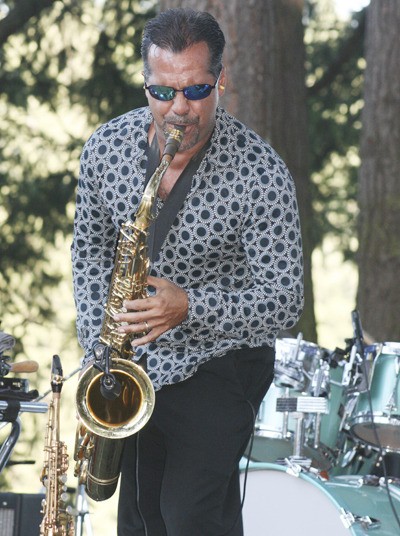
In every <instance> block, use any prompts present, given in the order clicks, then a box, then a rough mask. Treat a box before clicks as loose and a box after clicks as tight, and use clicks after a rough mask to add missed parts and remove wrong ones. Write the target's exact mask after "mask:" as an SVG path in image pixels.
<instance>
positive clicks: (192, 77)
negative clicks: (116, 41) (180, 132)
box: [146, 42, 225, 152]
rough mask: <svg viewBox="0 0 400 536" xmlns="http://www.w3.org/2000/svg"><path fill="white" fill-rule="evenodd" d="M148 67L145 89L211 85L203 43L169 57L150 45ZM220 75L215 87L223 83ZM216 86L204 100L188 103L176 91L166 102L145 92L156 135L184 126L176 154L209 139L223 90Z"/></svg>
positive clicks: (207, 59) (201, 144)
mask: <svg viewBox="0 0 400 536" xmlns="http://www.w3.org/2000/svg"><path fill="white" fill-rule="evenodd" d="M148 64H149V67H150V75H149V77H148V79H147V80H146V83H147V85H148V86H150V85H163V86H170V87H173V88H175V89H183V88H185V87H187V86H192V85H195V84H211V85H214V84H215V82H216V80H215V77H214V76H213V75H212V74H211V73H210V72H209V50H208V47H207V45H206V43H203V42H202V43H197V44H195V45H193V46H192V47H190V48H188V49H187V50H184V51H183V52H181V53H179V54H173V53H172V52H170V51H169V50H164V49H161V48H158V47H157V46H155V45H152V46H151V47H150V50H149V56H148ZM224 76H225V75H224V72H222V73H221V76H220V78H219V84H221V85H223V84H224ZM219 84H218V85H217V86H216V87H215V89H213V90H212V91H211V93H210V95H209V96H208V97H206V98H205V99H202V100H188V99H186V98H185V96H184V95H183V93H182V92H177V93H176V94H175V97H174V98H173V99H172V100H170V101H166V102H163V101H159V100H157V99H155V98H154V97H152V96H151V95H150V93H149V91H148V90H146V96H147V100H148V102H149V106H150V109H151V112H152V114H153V117H154V121H155V126H156V130H157V135H158V136H159V137H160V136H163V135H164V136H165V133H166V132H168V131H170V130H171V128H173V127H174V125H185V126H186V128H185V135H184V138H183V141H182V144H181V146H180V149H179V151H180V152H183V151H187V150H191V149H193V148H194V149H195V150H197V149H200V148H201V147H202V146H203V145H204V143H205V142H206V141H207V139H208V138H209V136H210V134H211V132H212V130H213V128H214V124H215V111H216V108H217V105H218V102H219V97H220V95H222V93H223V88H220V87H219Z"/></svg>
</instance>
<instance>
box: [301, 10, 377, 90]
mask: <svg viewBox="0 0 400 536" xmlns="http://www.w3.org/2000/svg"><path fill="white" fill-rule="evenodd" d="M365 12H366V8H364V9H363V10H362V12H361V16H360V19H359V21H358V26H357V28H356V29H355V30H354V32H352V33H351V35H350V36H349V38H348V39H347V40H346V41H345V42H344V43H343V45H342V46H341V48H340V49H339V51H338V54H337V56H336V58H335V59H334V60H333V61H332V63H331V64H330V65H329V66H328V68H327V70H326V71H325V73H324V74H323V75H322V77H321V78H320V79H319V80H318V81H317V82H315V84H313V85H312V86H310V87H309V88H308V89H307V94H308V96H309V97H313V96H315V95H317V94H318V93H319V92H320V91H321V89H324V88H325V87H327V86H329V85H330V84H331V83H332V82H333V80H334V79H335V78H336V76H337V75H338V74H339V73H340V71H341V68H342V66H343V65H344V64H345V63H346V62H347V60H348V59H349V58H350V57H351V56H352V54H353V53H354V50H355V49H356V47H357V45H358V44H359V43H360V42H361V40H362V39H363V37H364V31H365V18H366V17H365Z"/></svg>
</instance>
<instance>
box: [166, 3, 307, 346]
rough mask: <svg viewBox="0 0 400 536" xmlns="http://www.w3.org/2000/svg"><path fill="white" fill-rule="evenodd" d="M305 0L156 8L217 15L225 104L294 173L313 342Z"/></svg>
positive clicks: (302, 323)
mask: <svg viewBox="0 0 400 536" xmlns="http://www.w3.org/2000/svg"><path fill="white" fill-rule="evenodd" d="M303 4H304V1H303V0H246V1H245V2H244V1H243V0H225V1H221V0H161V1H160V8H161V10H164V9H167V8H171V7H192V8H194V9H199V10H204V11H208V12H209V13H212V14H213V15H214V16H215V17H216V19H217V20H218V22H219V23H220V25H221V27H222V29H223V31H224V33H225V37H226V40H227V47H226V52H225V58H224V64H225V66H226V68H227V91H226V94H225V96H224V98H223V101H222V104H223V106H224V107H225V108H226V109H227V110H228V111H229V112H230V113H231V114H232V115H234V116H236V117H237V118H238V119H240V120H241V121H243V122H244V123H245V124H247V125H248V126H249V127H251V128H252V129H254V130H255V131H256V132H257V133H258V134H260V135H261V136H262V137H263V138H264V139H266V140H268V141H269V142H270V143H271V145H272V146H273V147H274V149H276V150H277V152H278V153H279V154H280V155H281V156H282V158H283V159H284V161H285V162H286V164H287V165H288V167H289V169H290V171H291V173H292V175H293V177H294V180H295V182H296V186H297V196H298V202H299V207H300V218H301V224H302V235H303V248H304V268H305V278H304V279H305V281H304V283H305V311H304V313H303V316H302V318H301V319H300V322H299V323H298V325H297V326H296V331H295V332H298V331H301V332H302V333H303V336H304V338H305V339H307V340H309V341H315V342H316V339H317V334H316V322H315V315H314V297H313V286H312V275H311V254H312V251H313V249H314V244H313V242H312V236H313V232H312V228H313V217H312V213H313V212H312V204H311V193H310V179H309V174H308V137H307V114H306V89H305V70H304V69H305V68H304V58H305V51H304V44H303V26H302V15H303Z"/></svg>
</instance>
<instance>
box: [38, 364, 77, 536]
mask: <svg viewBox="0 0 400 536" xmlns="http://www.w3.org/2000/svg"><path fill="white" fill-rule="evenodd" d="M62 374H63V373H62V368H61V361H60V358H59V356H58V355H55V356H54V357H53V364H52V375H51V376H52V377H51V389H52V400H51V402H50V404H49V418H48V423H47V427H46V437H45V448H44V452H45V459H44V464H43V469H42V474H41V476H40V480H41V482H42V484H43V486H44V487H45V490H46V493H45V498H44V499H43V501H42V511H41V513H42V514H43V517H42V522H41V524H40V536H74V534H75V528H74V518H73V516H72V514H71V513H70V511H69V507H68V506H67V503H66V501H67V492H66V489H67V488H66V485H65V483H66V479H67V476H66V473H67V470H68V454H67V448H66V445H65V443H64V442H63V441H60V399H61V389H62V385H63V375H62Z"/></svg>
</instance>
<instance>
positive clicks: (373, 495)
mask: <svg viewBox="0 0 400 536" xmlns="http://www.w3.org/2000/svg"><path fill="white" fill-rule="evenodd" d="M246 474H247V477H246ZM241 487H242V493H244V498H245V500H244V505H243V524H244V534H245V535H246V536H289V535H296V536H321V535H324V536H349V535H354V536H363V535H365V536H367V535H369V536H372V535H374V536H398V535H399V534H400V526H399V525H398V524H397V520H396V517H395V515H394V513H393V511H392V509H391V506H390V501H389V497H388V491H387V490H386V487H382V486H371V485H366V484H364V483H363V479H362V477H360V476H358V475H351V476H338V477H334V478H332V479H331V480H329V481H324V480H321V479H320V478H319V477H317V476H316V475H315V474H312V473H310V472H306V471H300V473H299V474H298V476H294V475H293V474H290V473H289V472H288V468H287V467H286V466H283V465H278V464H271V463H250V466H249V468H248V471H247V472H246V470H245V461H243V466H242V467H241ZM389 492H390V497H391V501H392V503H393V506H394V508H395V510H396V512H397V516H400V487H398V486H395V485H393V484H389ZM368 519H370V520H371V523H373V524H369V522H368ZM346 520H347V522H346Z"/></svg>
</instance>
